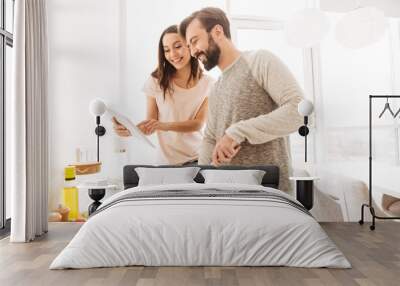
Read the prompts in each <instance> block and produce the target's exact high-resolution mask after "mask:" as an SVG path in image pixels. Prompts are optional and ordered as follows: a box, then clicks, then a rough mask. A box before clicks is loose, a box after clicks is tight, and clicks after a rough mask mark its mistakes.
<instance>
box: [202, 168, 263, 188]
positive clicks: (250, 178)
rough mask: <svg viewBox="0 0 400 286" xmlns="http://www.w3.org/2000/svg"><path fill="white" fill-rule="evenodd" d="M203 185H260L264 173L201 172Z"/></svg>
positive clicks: (238, 171) (253, 171)
mask: <svg viewBox="0 0 400 286" xmlns="http://www.w3.org/2000/svg"><path fill="white" fill-rule="evenodd" d="M200 174H201V175H202V176H203V177H204V183H205V184H212V183H231V184H232V183H233V184H246V185H261V182H262V179H263V177H264V175H265V171H262V170H213V169H210V170H201V171H200Z"/></svg>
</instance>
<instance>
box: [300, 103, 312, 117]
mask: <svg viewBox="0 0 400 286" xmlns="http://www.w3.org/2000/svg"><path fill="white" fill-rule="evenodd" d="M297 110H298V111H299V114H300V115H302V116H309V115H310V114H311V113H312V112H313V110H314V105H313V104H312V102H311V101H309V100H307V99H303V100H302V101H300V103H299V105H298V106H297Z"/></svg>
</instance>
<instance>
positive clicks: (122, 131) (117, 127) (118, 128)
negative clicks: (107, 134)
mask: <svg viewBox="0 0 400 286" xmlns="http://www.w3.org/2000/svg"><path fill="white" fill-rule="evenodd" d="M112 122H113V127H114V131H115V133H117V134H118V135H119V136H121V137H129V136H132V134H131V132H130V131H129V130H128V129H127V128H126V127H125V126H124V125H122V124H121V123H120V122H119V121H118V120H117V119H116V118H115V117H113V118H112Z"/></svg>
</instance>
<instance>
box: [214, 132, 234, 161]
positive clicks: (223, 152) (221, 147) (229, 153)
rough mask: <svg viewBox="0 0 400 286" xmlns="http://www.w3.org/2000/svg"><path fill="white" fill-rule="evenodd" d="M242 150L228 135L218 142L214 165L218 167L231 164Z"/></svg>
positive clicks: (215, 149)
mask: <svg viewBox="0 0 400 286" xmlns="http://www.w3.org/2000/svg"><path fill="white" fill-rule="evenodd" d="M239 150H240V145H239V144H238V143H237V142H236V141H234V140H233V139H232V138H231V137H229V136H228V135H226V134H225V135H224V136H223V137H222V138H221V139H220V140H218V142H217V144H216V145H215V148H214V151H213V153H212V164H213V165H214V166H218V165H220V164H221V163H229V162H230V161H232V159H233V157H235V156H236V154H237V153H238V152H239Z"/></svg>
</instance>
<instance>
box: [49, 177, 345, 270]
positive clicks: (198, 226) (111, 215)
mask: <svg viewBox="0 0 400 286" xmlns="http://www.w3.org/2000/svg"><path fill="white" fill-rule="evenodd" d="M205 188H216V189H218V190H230V191H231V190H265V191H269V192H274V193H277V194H283V195H285V194H284V193H283V192H281V191H278V190H275V189H271V188H266V187H262V186H254V185H231V184H180V185H167V186H151V187H135V188H132V189H129V190H125V191H123V192H120V193H118V194H116V195H114V196H112V197H110V198H109V199H107V200H105V201H104V202H103V205H102V206H104V205H107V204H108V203H110V202H112V201H115V200H116V199H118V198H120V197H121V196H124V195H126V194H128V193H129V192H144V191H150V190H151V191H156V190H159V191H163V190H199V191H201V190H204V189H205ZM285 196H286V197H289V196H287V195H285ZM127 265H146V266H189V265H190V266H193V265H199V266H200V265H204V266H205V265H214V266H242V265H243V266H244V265H247V266H294V267H333V268H350V267H351V266H350V263H349V262H348V261H347V259H346V258H345V257H344V255H343V254H342V252H341V251H340V250H338V248H337V247H336V246H335V244H334V243H333V242H332V241H331V239H330V238H329V237H328V236H327V234H326V233H325V232H324V230H323V229H322V228H321V227H320V225H319V224H318V223H317V221H316V220H315V219H314V218H313V217H311V216H309V215H307V214H306V213H304V212H302V211H300V210H299V209H296V208H294V207H292V206H290V205H287V204H282V203H276V202H273V201H272V202H271V201H265V200H262V199H254V198H251V199H250V198H249V199H246V198H240V199H237V198H229V197H227V198H184V199H179V198H171V199H165V198H163V199H147V200H146V199H144V200H138V201H123V202H120V203H117V204H115V205H112V206H110V207H108V208H104V210H103V211H101V212H99V213H98V214H96V215H94V216H93V217H91V218H90V219H89V220H88V221H87V222H86V223H85V224H84V225H83V226H82V227H81V229H80V230H79V232H78V233H77V234H76V236H75V237H74V238H73V239H72V241H71V242H70V243H69V244H68V245H67V246H66V247H65V249H64V250H63V251H62V252H61V253H60V254H59V255H58V256H57V257H56V259H55V260H54V261H53V262H52V264H51V265H50V269H63V268H91V267H113V266H127Z"/></svg>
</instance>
